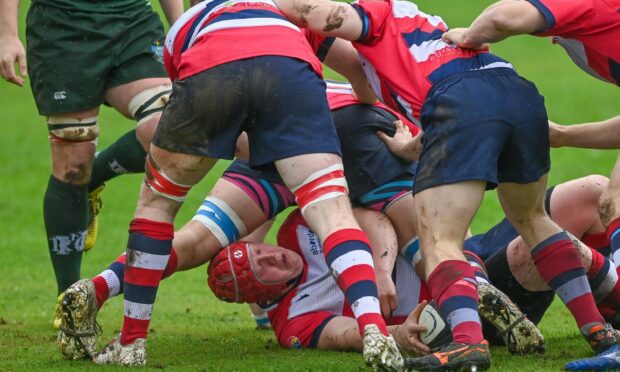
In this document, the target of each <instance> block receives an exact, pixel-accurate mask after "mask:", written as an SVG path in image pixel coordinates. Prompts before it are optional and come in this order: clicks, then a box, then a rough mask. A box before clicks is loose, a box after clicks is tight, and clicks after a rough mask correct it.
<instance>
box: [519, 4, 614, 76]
mask: <svg viewBox="0 0 620 372" xmlns="http://www.w3.org/2000/svg"><path fill="white" fill-rule="evenodd" d="M528 1H529V2H530V3H531V4H532V5H534V6H535V7H536V8H537V9H538V10H539V11H540V13H541V14H542V15H543V16H544V17H545V21H546V22H547V27H546V28H545V29H544V30H541V31H540V32H537V33H535V35H537V36H553V41H554V42H555V43H558V44H560V45H561V46H563V47H564V49H566V52H568V55H569V56H570V57H571V58H572V60H573V61H574V62H575V63H576V64H577V65H578V66H579V67H580V68H581V69H583V70H584V71H586V72H587V73H589V74H590V75H592V76H594V77H596V78H598V79H601V80H604V81H607V82H610V83H612V84H616V85H620V0H571V1H568V0H528Z"/></svg>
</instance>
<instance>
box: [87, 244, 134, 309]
mask: <svg viewBox="0 0 620 372" xmlns="http://www.w3.org/2000/svg"><path fill="white" fill-rule="evenodd" d="M125 257H126V256H125V253H123V254H122V255H120V256H118V258H117V259H116V260H115V261H114V262H112V263H111V264H110V266H108V268H107V269H105V270H104V271H103V272H102V273H101V274H99V275H97V276H96V277H94V278H93V283H94V284H95V296H96V297H97V305H98V306H99V308H101V306H103V304H104V303H105V302H106V301H107V300H108V299H109V298H110V297H114V296H118V295H119V294H121V293H123V281H124V280H125Z"/></svg>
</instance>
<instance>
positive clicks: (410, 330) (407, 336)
mask: <svg viewBox="0 0 620 372" xmlns="http://www.w3.org/2000/svg"><path fill="white" fill-rule="evenodd" d="M424 306H426V301H422V302H420V303H419V304H418V306H416V308H415V309H413V311H412V312H411V314H409V316H408V317H407V320H405V322H404V323H403V324H401V325H400V326H398V328H397V329H396V331H395V332H394V333H393V336H394V340H395V341H396V343H397V344H398V345H399V347H401V348H403V349H405V350H407V351H412V352H414V353H416V354H418V355H424V354H428V353H429V352H430V351H431V349H430V348H429V347H428V346H426V345H424V343H423V342H422V340H421V339H420V332H424V331H426V328H425V327H424V326H422V325H420V324H418V321H419V319H420V314H422V310H423V309H424Z"/></svg>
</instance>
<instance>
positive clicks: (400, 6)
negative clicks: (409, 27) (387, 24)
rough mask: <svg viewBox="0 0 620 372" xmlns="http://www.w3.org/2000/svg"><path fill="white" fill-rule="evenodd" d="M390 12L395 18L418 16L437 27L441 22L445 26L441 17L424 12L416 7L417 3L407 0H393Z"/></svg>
mask: <svg viewBox="0 0 620 372" xmlns="http://www.w3.org/2000/svg"><path fill="white" fill-rule="evenodd" d="M392 14H393V15H394V17H395V18H407V17H409V18H414V17H416V16H420V17H423V18H426V20H427V21H428V22H429V23H430V24H431V25H433V26H434V27H437V26H438V25H439V24H440V23H443V24H444V26H445V22H444V21H443V19H441V17H439V16H434V15H430V14H426V13H424V12H423V11H421V10H420V9H418V6H417V5H415V4H414V3H412V2H409V1H394V5H393V7H392Z"/></svg>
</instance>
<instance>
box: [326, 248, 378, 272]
mask: <svg viewBox="0 0 620 372" xmlns="http://www.w3.org/2000/svg"><path fill="white" fill-rule="evenodd" d="M357 265H369V266H370V267H374V264H373V261H372V255H371V254H370V253H368V252H366V251H362V250H357V251H351V252H348V253H346V254H344V255H342V256H340V257H338V258H336V259H335V260H334V262H332V264H331V267H330V268H331V270H332V272H333V273H334V275H336V276H339V275H340V274H341V273H343V272H344V271H345V270H347V269H349V268H351V267H353V266H357Z"/></svg>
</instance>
